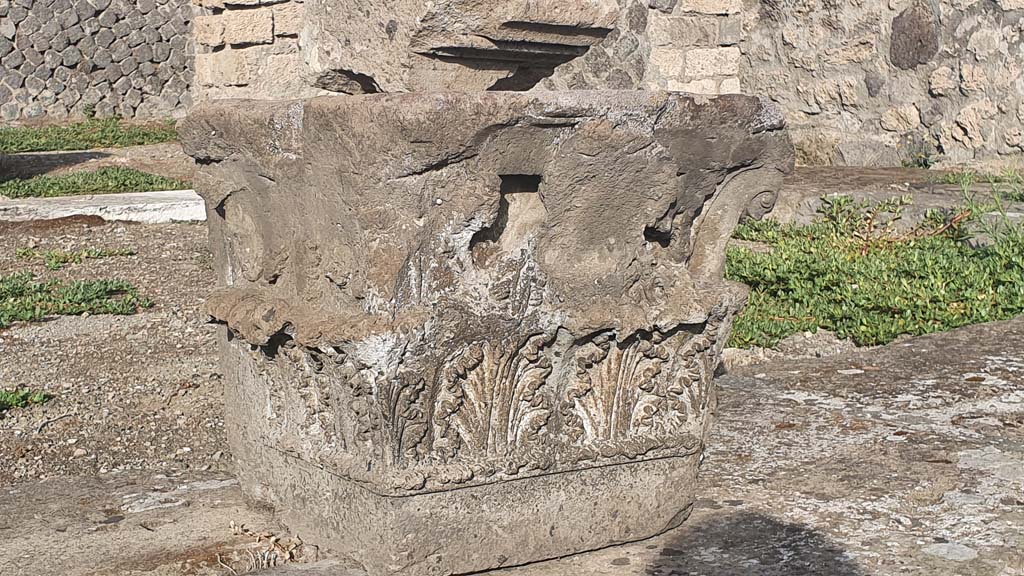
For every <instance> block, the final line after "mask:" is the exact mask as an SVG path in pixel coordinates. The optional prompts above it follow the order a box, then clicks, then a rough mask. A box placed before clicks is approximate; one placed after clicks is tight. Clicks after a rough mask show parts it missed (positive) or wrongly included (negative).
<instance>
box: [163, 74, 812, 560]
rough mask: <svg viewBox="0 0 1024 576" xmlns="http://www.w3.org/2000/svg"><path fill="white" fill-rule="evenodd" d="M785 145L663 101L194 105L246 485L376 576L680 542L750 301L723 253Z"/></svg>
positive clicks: (746, 118)
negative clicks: (655, 539) (731, 342)
mask: <svg viewBox="0 0 1024 576" xmlns="http://www.w3.org/2000/svg"><path fill="white" fill-rule="evenodd" d="M782 128H783V121H782V117H781V115H780V114H779V113H778V112H777V110H776V109H775V108H773V107H772V106H771V105H769V104H766V103H765V102H763V101H761V100H758V99H756V98H751V97H745V96H724V97H720V98H716V99H707V98H701V97H694V96H687V95H677V94H669V93H664V92H654V93H647V92H634V91H630V92H558V93H554V92H552V93H538V94H522V93H510V92H502V93H495V92H490V93H477V94H468V93H441V94H405V95H383V94H377V95H363V96H344V97H342V96H338V97H324V98H316V99H312V100H305V101H290V102H273V103H272V102H250V101H235V102H230V101H229V102H221V103H217V104H207V105H205V106H203V107H201V108H200V109H199V110H197V111H196V112H194V113H193V115H192V116H191V117H190V119H189V120H188V121H187V122H185V123H183V124H182V125H181V126H180V133H181V135H182V137H183V139H184V142H185V146H186V149H187V150H188V152H189V154H191V155H192V156H193V157H195V158H196V159H197V160H198V161H199V164H200V171H199V175H198V177H197V181H196V184H197V188H198V189H199V191H200V192H201V193H202V195H203V196H204V198H205V200H206V203H207V210H208V213H209V217H210V226H211V239H212V242H213V245H214V249H215V259H216V267H217V270H218V271H219V274H220V281H221V284H222V287H221V288H220V289H218V291H217V292H216V293H215V294H214V295H213V296H212V297H211V298H210V300H209V304H208V308H209V311H210V313H211V315H212V316H213V317H214V318H215V319H216V321H218V322H220V323H223V324H224V325H225V326H226V330H225V333H224V334H225V336H224V339H223V340H222V347H223V352H222V356H223V363H224V372H225V377H226V391H225V394H226V402H227V409H226V416H225V418H226V425H227V429H228V435H229V438H230V442H231V446H232V451H233V453H234V455H235V457H236V459H237V461H238V464H239V473H240V475H241V479H242V482H243V485H244V487H245V490H246V491H247V492H248V493H249V494H250V495H251V496H253V497H255V498H256V499H258V500H263V501H267V502H270V503H272V504H273V505H274V506H275V508H276V509H278V510H281V511H282V515H283V519H284V520H285V522H287V523H288V524H289V525H290V526H291V527H292V528H293V529H295V530H297V531H298V532H299V533H300V534H302V535H303V537H304V538H306V539H307V540H310V541H312V540H313V539H314V538H316V539H317V541H319V542H321V543H324V544H326V545H329V546H330V547H332V548H334V549H336V550H338V551H339V552H341V553H343V554H347V555H350V556H352V557H354V558H355V559H357V560H358V561H359V562H361V563H362V564H363V565H364V566H365V567H366V569H367V570H368V571H369V573H370V574H373V575H378V574H413V575H420V574H459V573H467V572H474V571H478V570H485V569H490V568H496V567H501V566H510V565H517V564H522V563H526V562H531V561H536V560H542V559H547V558H553V557H558V556H562V555H566V554H571V553H576V552H581V551H586V550H592V549H597V548H601V547H604V546H607V545H611V544H615V543H621V542H627V541H634V540H639V539H643V538H647V537H650V536H653V535H655V534H658V533H661V532H663V531H665V530H668V529H670V528H673V527H675V526H677V525H679V524H680V523H681V522H682V521H683V520H684V519H685V518H686V516H687V514H688V513H689V510H690V506H691V504H692V502H693V500H694V489H695V480H696V473H697V468H698V465H699V462H700V458H701V452H702V450H703V445H704V441H705V438H706V435H707V430H708V426H709V422H710V416H711V413H712V412H713V410H714V408H715V392H714V387H713V385H712V375H713V373H714V371H715V368H716V366H717V365H718V362H719V357H720V352H721V349H722V347H723V346H724V344H725V342H726V340H727V338H728V336H729V332H730V326H731V322H732V319H733V316H734V314H735V313H736V312H737V310H738V309H739V307H740V306H741V304H742V302H743V300H744V297H745V289H744V288H743V287H742V286H739V285H736V284H733V283H729V282H726V281H724V280H723V262H724V254H725V245H726V242H727V241H728V238H729V236H730V234H731V232H732V230H733V228H734V226H735V225H736V223H737V220H738V219H739V218H740V217H741V215H743V213H744V212H745V211H747V210H748V207H749V206H751V205H752V204H755V205H757V206H760V207H761V208H763V207H764V206H763V204H764V203H765V202H766V201H768V202H770V201H771V200H770V199H772V198H774V193H775V192H776V190H777V189H778V187H779V186H780V183H781V179H782V177H783V175H784V173H786V172H788V171H790V170H791V168H792V163H793V151H792V147H791V145H790V144H789V140H788V137H787V135H786V133H785V132H784V131H783V129H782ZM766 199H768V200H766Z"/></svg>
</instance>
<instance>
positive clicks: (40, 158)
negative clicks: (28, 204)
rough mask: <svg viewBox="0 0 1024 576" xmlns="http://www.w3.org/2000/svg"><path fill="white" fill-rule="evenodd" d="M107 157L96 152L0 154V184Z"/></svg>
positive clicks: (102, 153)
mask: <svg viewBox="0 0 1024 576" xmlns="http://www.w3.org/2000/svg"><path fill="white" fill-rule="evenodd" d="M108 156H110V154H108V153H106V152H96V151H82V152H46V153H39V152H33V153H30V154H0V182H4V181H6V180H13V179H15V178H22V179H27V178H32V177H33V176H40V175H42V174H48V173H50V172H53V171H55V170H60V169H62V168H72V167H75V166H78V165H79V164H84V163H86V162H89V161H90V160H99V159H101V158H106V157H108Z"/></svg>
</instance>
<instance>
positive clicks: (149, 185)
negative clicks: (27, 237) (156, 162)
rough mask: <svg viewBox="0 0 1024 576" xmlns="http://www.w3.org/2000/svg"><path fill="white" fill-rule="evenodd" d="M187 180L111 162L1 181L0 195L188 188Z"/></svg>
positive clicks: (50, 195)
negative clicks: (89, 169)
mask: <svg viewBox="0 0 1024 576" xmlns="http://www.w3.org/2000/svg"><path fill="white" fill-rule="evenodd" d="M189 187H190V185H189V183H188V182H185V181H183V180H178V179H176V178H167V177H164V176H157V175H156V174H149V173H147V172H142V171H140V170H136V169H134V168H124V167H120V166H112V167H106V168H100V169H99V170H96V171H94V172H72V173H70V174H62V175H60V176H36V177H34V178H28V179H24V180H22V179H17V178H16V179H13V180H7V181H4V182H0V196H7V197H8V198H51V197H56V196H77V195H82V194H117V193H122V192H156V191H161V190H185V189H188V188H189Z"/></svg>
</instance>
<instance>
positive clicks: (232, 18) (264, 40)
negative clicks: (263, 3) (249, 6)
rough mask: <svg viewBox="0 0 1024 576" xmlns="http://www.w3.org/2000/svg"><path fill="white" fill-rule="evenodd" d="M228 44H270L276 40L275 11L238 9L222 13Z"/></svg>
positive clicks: (224, 36)
mask: <svg viewBox="0 0 1024 576" xmlns="http://www.w3.org/2000/svg"><path fill="white" fill-rule="evenodd" d="M219 18H220V19H221V21H222V24H223V26H224V31H223V38H224V42H225V43H226V44H231V45H240V44H270V43H272V42H273V41H274V13H273V11H272V10H271V9H269V8H266V9H256V10H237V11H227V12H224V13H222V14H220V16H219Z"/></svg>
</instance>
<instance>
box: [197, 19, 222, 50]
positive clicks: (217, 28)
mask: <svg viewBox="0 0 1024 576" xmlns="http://www.w3.org/2000/svg"><path fill="white" fill-rule="evenodd" d="M192 25H193V27H194V28H193V30H194V33H195V40H196V42H198V43H199V44H202V45H204V46H213V47H217V46H223V45H224V19H223V17H221V16H220V15H216V16H196V19H195V20H194V21H193V22H192Z"/></svg>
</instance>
